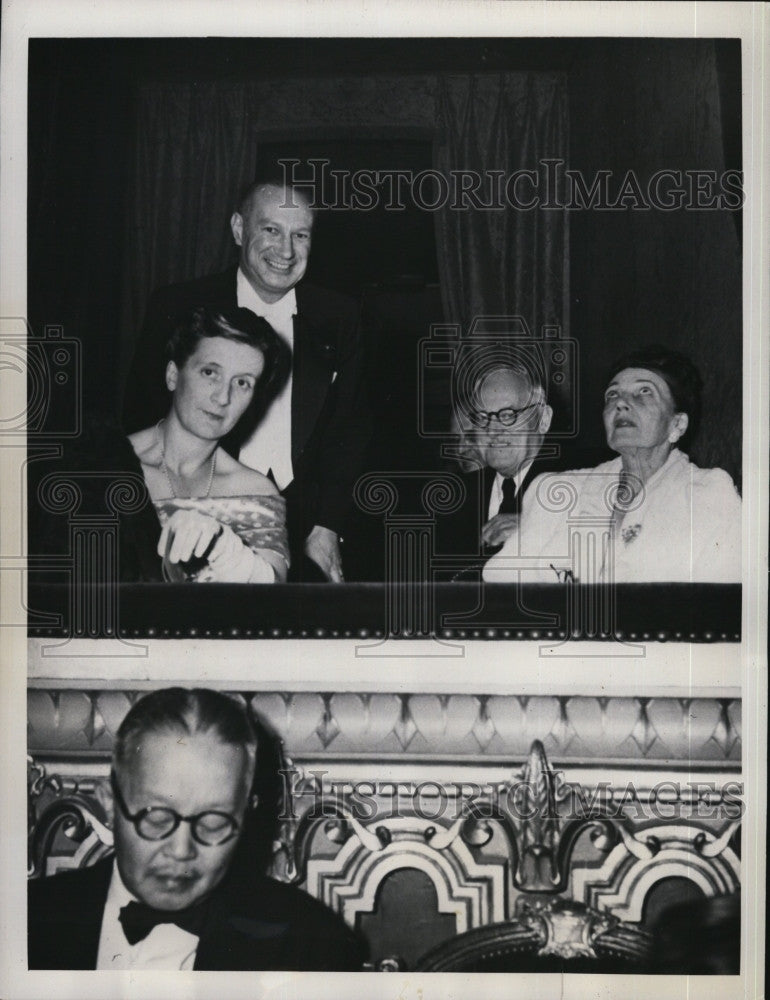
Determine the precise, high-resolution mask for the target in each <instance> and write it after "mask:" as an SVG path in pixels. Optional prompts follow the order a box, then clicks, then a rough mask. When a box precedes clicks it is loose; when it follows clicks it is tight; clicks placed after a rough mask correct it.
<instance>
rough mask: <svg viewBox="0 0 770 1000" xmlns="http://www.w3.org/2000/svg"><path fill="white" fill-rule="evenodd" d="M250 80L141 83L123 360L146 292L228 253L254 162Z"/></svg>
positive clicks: (254, 99) (209, 269) (216, 264)
mask: <svg viewBox="0 0 770 1000" xmlns="http://www.w3.org/2000/svg"><path fill="white" fill-rule="evenodd" d="M258 106H259V104H258V95H257V93H256V88H255V87H254V86H252V85H251V84H244V83H243V82H222V81H209V82H203V83H201V82H189V83H181V84H180V83H174V84H173V85H170V84H169V85H166V84H157V83H156V84H148V85H146V86H145V87H143V88H142V89H141V90H140V93H139V95H138V101H137V131H136V145H135V149H136V154H135V162H134V170H133V182H132V187H131V190H130V194H129V216H128V233H127V244H128V255H127V268H126V284H125V294H124V298H123V301H124V313H123V329H124V330H125V331H126V333H127V337H126V338H124V342H125V341H128V345H127V352H126V356H125V357H124V358H123V366H122V367H123V370H124V371H125V370H126V366H127V364H128V362H129V361H130V358H131V351H132V347H133V338H134V337H135V336H136V332H137V331H138V330H139V328H140V326H141V324H142V321H143V318H144V311H145V309H146V307H147V301H148V299H149V297H150V294H151V292H152V291H153V290H154V289H155V288H158V287H161V286H163V285H168V284H172V283H173V282H176V281H184V280H187V279H191V278H195V277H200V276H202V275H206V274H213V273H216V272H217V271H221V270H223V269H224V268H225V267H227V265H228V264H229V263H230V262H232V261H233V260H234V259H235V250H234V248H233V238H232V234H231V232H230V225H229V220H230V216H231V215H232V212H233V209H234V207H235V204H236V201H237V198H238V196H239V194H240V192H241V191H242V190H243V189H244V188H245V187H246V186H247V185H248V183H249V181H250V180H251V178H252V177H253V174H254V165H255V162H256V148H257V143H256V128H255V116H256V113H257V108H258Z"/></svg>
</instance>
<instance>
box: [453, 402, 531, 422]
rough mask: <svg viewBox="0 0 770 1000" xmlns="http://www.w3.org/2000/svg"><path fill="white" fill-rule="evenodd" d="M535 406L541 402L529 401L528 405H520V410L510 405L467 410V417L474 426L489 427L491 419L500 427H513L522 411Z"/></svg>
mask: <svg viewBox="0 0 770 1000" xmlns="http://www.w3.org/2000/svg"><path fill="white" fill-rule="evenodd" d="M536 406H542V403H540V402H539V401H538V402H535V403H530V404H529V406H522V408H521V409H520V410H514V408H513V407H512V406H506V407H504V408H503V409H502V410H495V411H492V412H490V411H489V410H468V411H467V412H468V419H469V420H470V421H471V423H473V424H475V425H476V427H489V425H490V424H491V423H492V420H493V419H494V420H496V421H497V422H498V423H499V424H500V426H501V427H513V425H514V424H515V423H516V421H517V420H518V419H519V417H520V416H521V415H522V413H526V412H527V410H533V409H534V408H535V407H536Z"/></svg>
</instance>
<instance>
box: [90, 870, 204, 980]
mask: <svg viewBox="0 0 770 1000" xmlns="http://www.w3.org/2000/svg"><path fill="white" fill-rule="evenodd" d="M132 899H136V897H135V896H132V895H131V893H130V892H129V891H128V889H127V888H126V887H125V885H123V879H122V878H121V877H120V872H119V871H118V866H117V864H114V865H113V866H112V879H111V880H110V887H109V889H108V891H107V901H106V903H105V904H104V916H103V918H102V930H101V934H100V935H99V952H98V955H97V958H96V968H97V969H117V970H123V971H125V970H130V969H176V970H179V971H182V972H186V971H188V970H190V969H192V967H193V965H194V963H195V954H196V952H197V950H198V940H199V939H198V937H197V936H196V935H195V934H190V933H189V931H183V930H182V928H181V927H177V926H176V924H158V926H157V927H153V929H152V930H151V931H150V933H149V934H148V935H147V937H146V938H144V939H143V940H142V941H137V943H136V944H134V945H131V944H129V943H128V941H127V940H126V935H125V934H124V933H123V926H122V924H121V923H120V919H119V914H120V911H121V909H122V907H124V906H125V905H126V904H127V903H130V902H131V900H132Z"/></svg>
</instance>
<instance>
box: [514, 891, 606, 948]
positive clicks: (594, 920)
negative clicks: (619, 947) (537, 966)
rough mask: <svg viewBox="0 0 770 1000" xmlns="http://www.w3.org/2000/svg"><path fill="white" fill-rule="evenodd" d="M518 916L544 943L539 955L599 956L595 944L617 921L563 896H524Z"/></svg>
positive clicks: (518, 909)
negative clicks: (530, 897) (543, 897)
mask: <svg viewBox="0 0 770 1000" xmlns="http://www.w3.org/2000/svg"><path fill="white" fill-rule="evenodd" d="M517 916H518V918H519V920H521V922H522V923H523V924H525V925H526V926H528V927H531V928H532V930H534V931H535V932H536V933H537V935H538V937H539V939H540V942H541V945H540V948H539V950H538V955H556V956H557V957H558V958H564V959H568V960H569V959H573V958H581V957H584V958H597V957H598V956H597V954H596V951H595V950H594V943H595V941H596V939H597V938H598V937H599V935H600V934H604V933H606V932H607V931H608V930H610V928H611V927H613V926H614V925H616V924H617V923H618V921H617V920H616V919H615V918H614V917H613V916H611V914H609V913H602V912H599V911H598V910H592V909H589V908H588V907H587V906H584V905H582V904H581V903H574V902H572V900H562V899H548V900H545V899H526V898H525V899H522V900H521V901H520V903H519V906H518V907H517Z"/></svg>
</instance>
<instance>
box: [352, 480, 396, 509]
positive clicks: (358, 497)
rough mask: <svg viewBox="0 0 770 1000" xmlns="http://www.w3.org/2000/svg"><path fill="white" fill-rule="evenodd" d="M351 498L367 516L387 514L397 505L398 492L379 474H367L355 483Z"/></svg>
mask: <svg viewBox="0 0 770 1000" xmlns="http://www.w3.org/2000/svg"><path fill="white" fill-rule="evenodd" d="M353 497H354V499H355V501H356V503H357V504H358V506H359V507H360V508H361V510H363V511H366V513H367V514H389V513H390V512H391V511H392V510H394V509H395V507H396V505H397V503H398V491H397V489H396V487H395V486H394V485H393V483H391V482H390V481H389V480H387V479H383V478H382V476H381V474H379V473H369V474H367V475H365V476H361V478H360V479H359V480H358V481H357V483H356V485H355V487H354V488H353Z"/></svg>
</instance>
